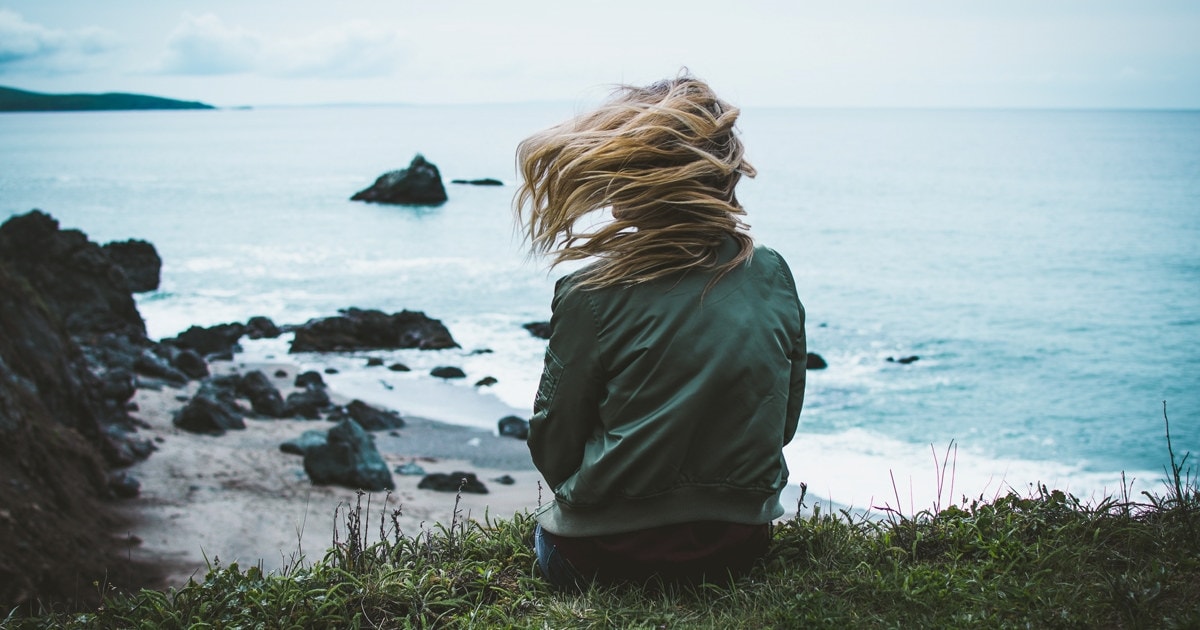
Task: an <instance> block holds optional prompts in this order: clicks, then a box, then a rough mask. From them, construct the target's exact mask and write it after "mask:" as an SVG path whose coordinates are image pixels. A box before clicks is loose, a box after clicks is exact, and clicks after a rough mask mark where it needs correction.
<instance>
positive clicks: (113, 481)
mask: <svg viewBox="0 0 1200 630" xmlns="http://www.w3.org/2000/svg"><path fill="white" fill-rule="evenodd" d="M108 490H109V492H112V494H113V496H115V497H117V498H118V499H132V498H134V497H136V496H137V495H138V493H140V492H141V491H142V482H140V481H138V479H137V477H134V476H133V475H131V474H129V473H128V472H125V471H123V470H121V471H117V472H114V473H112V474H110V475H109V476H108Z"/></svg>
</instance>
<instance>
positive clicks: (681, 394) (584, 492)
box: [529, 238, 806, 536]
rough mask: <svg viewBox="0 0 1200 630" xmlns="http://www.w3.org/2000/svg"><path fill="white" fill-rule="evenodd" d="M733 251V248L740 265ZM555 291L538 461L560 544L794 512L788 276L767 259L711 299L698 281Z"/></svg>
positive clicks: (800, 349)
mask: <svg viewBox="0 0 1200 630" xmlns="http://www.w3.org/2000/svg"><path fill="white" fill-rule="evenodd" d="M736 250H737V245H736V243H735V242H734V241H733V239H732V238H730V239H726V242H725V243H724V244H723V245H722V246H721V249H720V252H719V254H720V258H719V261H720V262H726V261H728V260H731V259H732V257H733V256H734V255H735V254H736ZM579 273H580V272H576V273H574V274H570V275H567V276H565V277H563V278H562V279H560V280H559V282H558V284H557V285H556V287H555V294H554V300H553V303H552V308H553V314H552V318H551V335H550V341H549V345H548V347H547V350H546V357H545V367H544V370H543V373H542V378H541V382H540V384H539V386H538V391H537V396H536V398H535V400H534V414H533V417H532V418H531V419H530V427H529V450H530V453H531V455H532V456H533V462H534V464H535V465H536V466H537V468H538V470H539V471H540V472H541V473H542V476H543V477H544V478H545V480H546V482H547V483H548V484H549V485H550V487H551V488H553V490H554V501H552V502H548V503H547V504H545V505H543V506H541V507H540V508H539V509H538V511H537V513H536V518H537V520H538V522H539V523H540V524H541V525H542V527H544V528H545V529H546V530H548V531H550V532H552V533H555V534H559V535H561V536H597V535H604V534H616V533H622V532H629V531H635V530H640V529H646V528H650V527H656V526H660V525H670V524H675V523H684V522H693V521H723V522H730V523H744V524H759V523H766V522H769V521H771V520H773V519H775V518H778V517H779V516H781V515H782V514H783V507H782V506H781V505H780V503H779V494H780V492H781V491H782V490H783V488H784V486H785V485H786V484H787V480H788V468H787V464H786V462H785V461H784V459H783V453H782V449H783V446H784V445H785V444H787V443H788V442H789V441H791V439H792V436H793V435H794V434H795V432H796V425H797V423H798V422H799V418H800V410H801V407H802V405H803V402H804V382H805V364H806V342H805V336H804V307H803V305H802V304H801V303H800V299H799V297H798V296H797V293H796V286H795V281H794V280H793V278H792V274H791V271H790V270H789V269H788V266H787V263H786V262H784V260H783V258H782V257H781V256H780V255H779V254H778V253H776V252H775V251H773V250H771V249H768V248H766V247H761V246H760V247H757V248H756V249H755V251H754V255H753V257H752V258H751V259H750V260H749V261H747V262H746V263H745V264H744V265H741V266H739V267H738V268H737V269H735V270H734V271H732V272H730V273H728V274H727V275H726V276H725V277H723V278H722V279H721V280H720V281H719V282H717V283H716V284H715V285H713V286H712V287H711V288H709V290H708V291H707V293H706V291H705V289H706V287H708V285H709V284H710V280H711V279H712V275H711V274H710V273H706V272H697V271H692V272H688V273H684V274H678V275H676V276H672V277H667V278H662V279H657V280H653V281H649V282H645V283H641V284H636V285H633V286H622V287H608V288H602V289H581V288H577V287H576V286H575V284H576V282H577V281H578V276H579Z"/></svg>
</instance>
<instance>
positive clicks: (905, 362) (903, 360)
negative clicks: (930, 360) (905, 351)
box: [887, 355, 921, 365]
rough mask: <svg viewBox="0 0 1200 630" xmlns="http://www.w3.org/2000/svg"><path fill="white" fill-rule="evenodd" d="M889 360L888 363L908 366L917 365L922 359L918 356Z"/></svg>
mask: <svg viewBox="0 0 1200 630" xmlns="http://www.w3.org/2000/svg"><path fill="white" fill-rule="evenodd" d="M887 360H888V363H899V364H900V365H908V364H909V363H916V362H917V361H919V360H921V357H919V356H916V355H911V356H907V357H900V358H899V359H897V358H895V357H888V358H887Z"/></svg>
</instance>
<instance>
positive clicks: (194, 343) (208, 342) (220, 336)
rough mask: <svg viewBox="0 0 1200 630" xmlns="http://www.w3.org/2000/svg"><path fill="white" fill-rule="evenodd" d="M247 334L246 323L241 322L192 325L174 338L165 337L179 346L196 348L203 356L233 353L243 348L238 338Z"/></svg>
mask: <svg viewBox="0 0 1200 630" xmlns="http://www.w3.org/2000/svg"><path fill="white" fill-rule="evenodd" d="M244 334H246V325H245V324H239V323H232V324H217V325H216V326H209V327H207V328H205V327H203V326H192V327H191V328H188V329H187V330H185V331H183V332H181V333H179V335H178V336H176V337H174V338H172V339H164V340H163V343H169V344H172V345H175V346H177V347H179V348H186V349H191V350H195V351H196V352H198V353H200V354H201V355H203V356H214V355H231V354H232V353H233V352H234V351H237V350H241V347H240V346H238V340H239V339H241V338H242V335H244Z"/></svg>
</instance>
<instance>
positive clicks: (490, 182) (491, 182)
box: [450, 177, 504, 186]
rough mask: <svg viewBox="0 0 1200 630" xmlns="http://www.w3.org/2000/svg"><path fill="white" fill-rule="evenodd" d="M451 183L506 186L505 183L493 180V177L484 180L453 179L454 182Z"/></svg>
mask: <svg viewBox="0 0 1200 630" xmlns="http://www.w3.org/2000/svg"><path fill="white" fill-rule="evenodd" d="M450 183H451V184H467V185H470V186H503V185H504V182H502V181H500V180H498V179H492V178H491V177H484V178H482V179H452V180H450Z"/></svg>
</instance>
